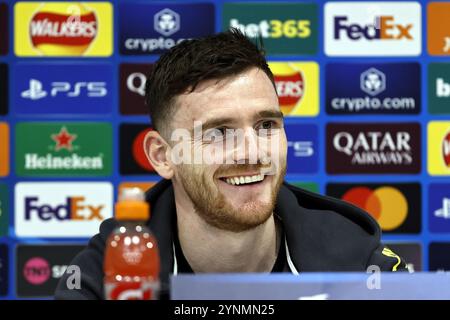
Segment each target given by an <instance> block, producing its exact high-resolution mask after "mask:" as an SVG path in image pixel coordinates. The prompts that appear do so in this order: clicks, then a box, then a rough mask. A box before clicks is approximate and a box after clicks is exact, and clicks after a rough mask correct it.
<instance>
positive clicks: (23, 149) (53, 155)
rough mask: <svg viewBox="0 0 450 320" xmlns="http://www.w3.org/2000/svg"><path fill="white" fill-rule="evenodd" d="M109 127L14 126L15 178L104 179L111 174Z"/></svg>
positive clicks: (72, 124)
mask: <svg viewBox="0 0 450 320" xmlns="http://www.w3.org/2000/svg"><path fill="white" fill-rule="evenodd" d="M111 158H112V127H111V125H110V124H109V123H102V122H83V123H77V122H68V123H46V122H34V123H29V122H22V123H18V124H17V125H16V162H17V165H16V171H17V175H19V176H48V175H51V176H104V175H109V174H111V172H112V159H111Z"/></svg>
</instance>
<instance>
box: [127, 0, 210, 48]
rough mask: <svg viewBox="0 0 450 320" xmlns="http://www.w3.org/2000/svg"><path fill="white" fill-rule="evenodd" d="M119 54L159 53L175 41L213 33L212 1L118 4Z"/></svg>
mask: <svg viewBox="0 0 450 320" xmlns="http://www.w3.org/2000/svg"><path fill="white" fill-rule="evenodd" d="M119 8H120V9H119V10H120V14H121V16H120V20H119V28H120V36H119V38H120V40H119V41H120V53H122V54H126V55H142V54H160V53H163V52H165V51H167V50H169V49H170V48H172V47H173V46H175V45H176V44H177V43H179V42H181V41H183V40H185V39H190V38H199V37H204V36H207V35H211V34H213V33H214V29H215V28H214V24H215V21H214V6H213V4H212V3H189V4H153V3H121V4H119Z"/></svg>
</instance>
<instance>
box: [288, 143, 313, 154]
mask: <svg viewBox="0 0 450 320" xmlns="http://www.w3.org/2000/svg"><path fill="white" fill-rule="evenodd" d="M288 147H289V148H292V149H293V150H294V156H295V157H297V158H299V157H312V156H313V155H314V146H313V142H312V141H288Z"/></svg>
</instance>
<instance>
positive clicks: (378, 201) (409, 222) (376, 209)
mask: <svg viewBox="0 0 450 320" xmlns="http://www.w3.org/2000/svg"><path fill="white" fill-rule="evenodd" d="M327 195H330V196H332V197H336V198H339V199H342V200H344V201H347V202H349V203H351V204H353V205H355V206H357V207H359V208H361V209H363V210H365V211H366V212H368V213H369V214H370V215H371V216H372V217H373V218H375V220H377V222H378V224H379V225H380V227H381V229H382V230H383V232H386V233H420V230H421V211H420V210H421V208H422V207H421V190H420V184H419V183H393V184H340V183H334V184H333V183H331V184H328V185H327Z"/></svg>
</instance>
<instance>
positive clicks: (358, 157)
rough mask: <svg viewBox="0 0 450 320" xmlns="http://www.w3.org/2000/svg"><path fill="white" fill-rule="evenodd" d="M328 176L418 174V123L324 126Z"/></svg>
mask: <svg viewBox="0 0 450 320" xmlns="http://www.w3.org/2000/svg"><path fill="white" fill-rule="evenodd" d="M327 140H328V148H327V149H328V150H327V151H328V152H327V167H328V171H329V172H330V173H360V172H361V173H417V172H419V171H420V125H419V124H404V123H401V124H400V123H398V124H392V123H385V124H376V123H373V124H371V123H369V124H330V125H328V126H327Z"/></svg>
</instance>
